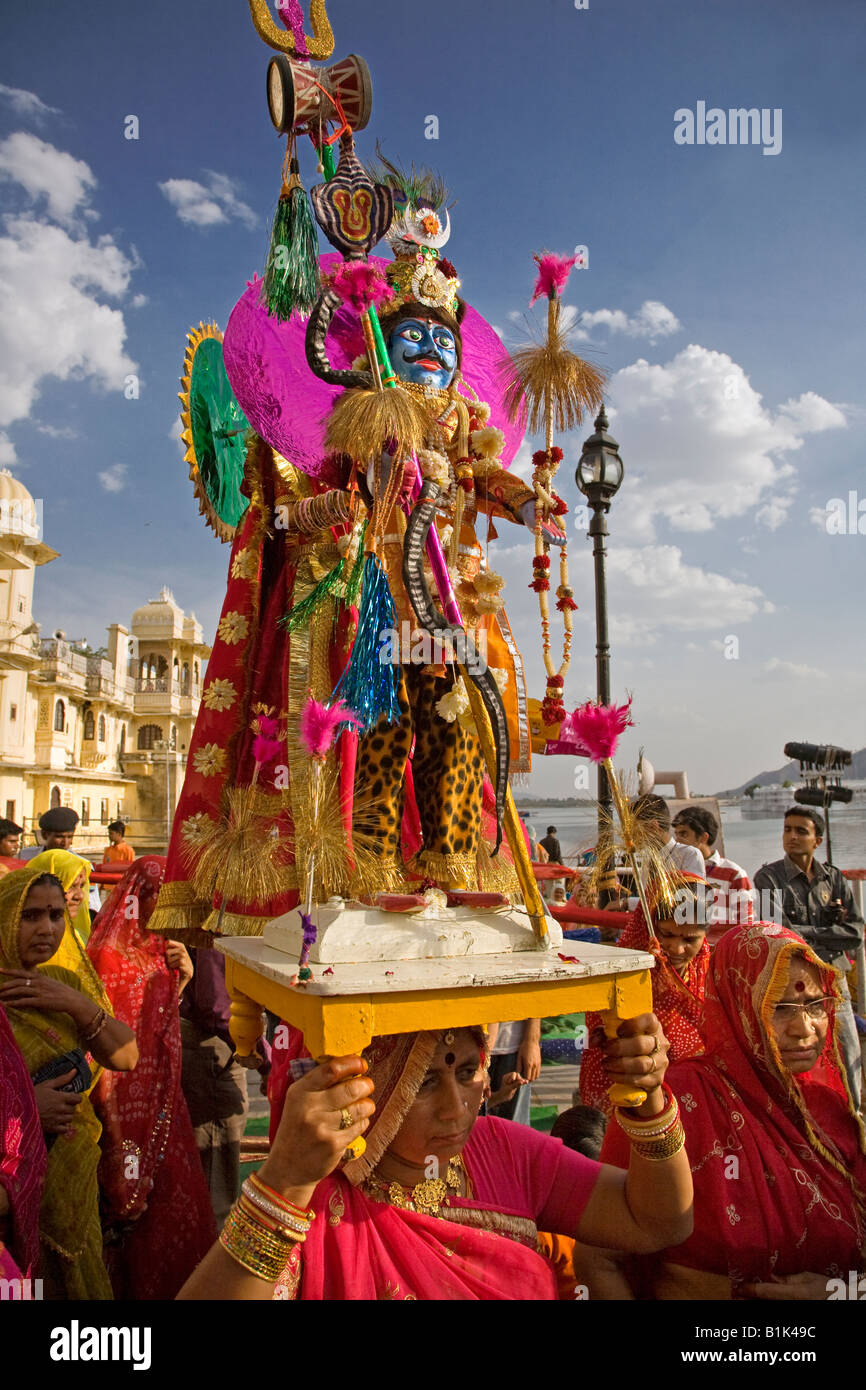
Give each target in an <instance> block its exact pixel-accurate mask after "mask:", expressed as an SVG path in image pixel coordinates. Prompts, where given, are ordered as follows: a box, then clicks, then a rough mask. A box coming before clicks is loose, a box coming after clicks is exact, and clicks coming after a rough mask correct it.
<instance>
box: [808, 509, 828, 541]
mask: <svg viewBox="0 0 866 1390" xmlns="http://www.w3.org/2000/svg"><path fill="white" fill-rule="evenodd" d="M809 520H810V521H811V523H812V525H813V526H817V528H818V530H819V531H821V532H823V534H824V535H825V536H826V534H827V508H826V507H810V508H809Z"/></svg>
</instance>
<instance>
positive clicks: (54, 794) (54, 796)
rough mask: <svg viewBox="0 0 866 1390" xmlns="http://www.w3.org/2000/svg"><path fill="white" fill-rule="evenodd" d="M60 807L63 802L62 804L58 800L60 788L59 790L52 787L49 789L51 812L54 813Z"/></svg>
mask: <svg viewBox="0 0 866 1390" xmlns="http://www.w3.org/2000/svg"><path fill="white" fill-rule="evenodd" d="M62 805H63V802H62V801H61V799H60V788H59V787H52V788H51V810H52V811H56V810H57V809H58V808H59V807H60V806H62Z"/></svg>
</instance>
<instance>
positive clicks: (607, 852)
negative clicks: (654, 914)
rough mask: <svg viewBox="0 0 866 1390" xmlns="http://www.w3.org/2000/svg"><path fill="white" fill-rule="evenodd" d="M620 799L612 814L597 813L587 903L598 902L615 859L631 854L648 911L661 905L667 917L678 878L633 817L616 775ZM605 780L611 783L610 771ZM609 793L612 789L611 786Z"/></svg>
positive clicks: (671, 906) (625, 791) (627, 798)
mask: <svg viewBox="0 0 866 1390" xmlns="http://www.w3.org/2000/svg"><path fill="white" fill-rule="evenodd" d="M615 775H616V777H617V782H618V784H619V785H618V788H617V790H619V791H620V796H619V797H618V798H616V799H617V800H618V801H619V805H618V807H617V808H616V809H615V810H614V812H613V814H608V813H607V812H606V811H602V808H601V807H600V806H599V807H598V810H599V811H600V812H601V816H600V820H601V825H600V833H599V837H598V845H597V848H596V858H595V863H594V865H593V866H592V869H591V871H590V873H589V874H588V876H587V878H586V879H584V883H585V884H586V885H587V891H588V896H589V898H590V900H591V901H595V902H598V901H599V894H600V893H601V892H602V890H604V889H606V888H607V886H608V876H609V873H610V866H611V865H613V864H614V863H615V862H616V859H617V858H624V859H626V861H628V859H629V858H630V857H632V856H634V855H637V856H639V858H640V863H641V867H642V869H643V871H644V875H645V883H646V897H647V899H648V901H649V903H650V905H651V907H652V908H655V907H656V906H657V905H662V906H663V907H664V908H665V909H666V910H667V911H668V912H669V914H670V915H671V916H673V912H674V909H675V907H676V903H677V897H676V894H677V888H678V886H679V881H680V876H679V874H678V873H677V872H676V870H675V869H672V868H671V864H670V860H669V859H668V858H667V856H666V855H665V854H663V852H662V851H663V846H661V845H659V843H658V841H657V840H655V839H653V838H652V833H651V831H650V830H649V829H648V827H647V825H646V822H645V821H642V820H641V818H640V816H637V815H636V814H635V812H634V809H633V807H632V797H631V796H629V794H628V792H627V790H626V789H625V788H624V787H623V785H622V779H621V777H620V776H619V775H618V774H615ZM608 780H609V781H611V778H610V772H608ZM611 790H612V791H613V790H614V788H613V786H611Z"/></svg>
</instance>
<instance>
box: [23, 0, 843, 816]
mask: <svg viewBox="0 0 866 1390" xmlns="http://www.w3.org/2000/svg"><path fill="white" fill-rule="evenodd" d="M305 8H307V7H306V5H305ZM328 8H329V14H330V16H331V19H332V23H333V26H334V29H335V33H336V40H337V50H336V56H342V55H343V54H345V53H348V52H352V51H357V52H360V53H362V54H363V55H364V57H365V58H366V59H367V61H368V63H369V65H370V68H371V70H372V75H373V91H374V110H373V120H372V122H371V125H370V128H369V130H368V131H366V132H363V133H361V134H360V135H359V137H358V146H359V150H360V152H361V154H362V156H364V155H366V154H370V153H372V150H373V146H374V143H375V138H376V136H378V137H379V138H380V139H382V141H383V143H384V147H385V150H386V152H387V153H388V154H390V155H392V156H394V157H396V158H398V159H400V160H401V161H403V162H408V161H409V160H412V159H414V160H416V161H421V162H425V163H430V164H434V165H435V166H436V167H438V168H439V169H440V170H441V172H442V173H443V174H444V176H445V177H446V179H447V181H448V183H449V185H450V186H451V188H452V189H453V191H454V194H455V196H456V197H457V198H458V206H457V208H456V209H455V210H454V213H453V219H452V220H453V228H454V230H453V235H452V239H451V242H450V245H449V250H448V254H449V255H450V256H451V258H452V259H453V260H454V262H455V264H456V265H457V266H458V269H459V271H460V274H461V276H462V279H463V287H464V293H465V294H466V296H467V298H468V299H469V300H470V302H472V303H473V304H474V305H475V306H476V307H477V308H478V309H479V310H480V311H481V312H482V313H484V314H485V316H486V317H487V318H488V319H489V320H490V321H491V322H492V323H494V324H495V325H497V327H498V328H500V329H501V330H502V331H503V332H504V334H505V337H506V340H507V341H509V342H510V343H512V344H514V343H517V342H519V341H520V340H521V338H522V337H523V336H524V333H525V323H524V315H525V313H526V312H527V309H526V306H527V303H528V299H529V296H530V292H531V288H532V282H533V265H532V260H531V257H532V254H533V252H535V251H538V250H540V249H542V248H544V247H549V248H551V249H554V250H557V251H560V252H567V251H570V250H572V249H573V248H574V247H575V246H576V245H578V244H585V245H586V246H588V248H589V269H588V270H586V271H581V272H575V273H574V274H573V276H572V279H571V282H570V284H569V288H568V291H567V293H566V297H565V298H566V303H567V304H568V305H571V306H573V314H574V321H573V328H574V343H575V347H576V348H577V350H579V351H580V350H586V351H587V352H588V353H590V354H591V355H592V356H593V358H594V360H596V361H597V362H598V363H599V364H601V365H603V366H604V367H605V368H606V369H607V371H608V372H609V373H610V384H609V392H608V399H609V410H610V414H611V422H612V423H611V428H612V431H613V433H614V434H615V435H616V437H617V438H618V440H619V442H620V446H621V451H622V455H623V458H624V461H625V465H626V481H625V483H624V485H623V489H622V492H621V493H620V496H619V497H618V498H617V500H616V502H615V503H614V509H613V512H612V515H611V520H610V525H611V532H612V539H611V551H610V555H611V566H610V591H611V595H610V596H611V615H612V637H613V664H612V678H613V686H614V690H615V692H616V694H617V695H618V696H622V695H623V694H624V693H625V691H626V689H629V690H632V691H633V692H634V712H635V717H636V719H637V721H638V727H637V728H636V729H635V730H634V731H633V732H632V733H631V734H630V735H629V736H628V739H627V740H626V741H624V743H623V745H622V751H623V759H624V761H633V759H634V756H635V754H636V752H637V748H638V746H639V745H640V744H643V745H644V746H645V748H646V751H647V754H648V756H649V757H650V758H651V760H652V761H653V762H654V763H655V764H656V766H667V767H671V766H673V767H686V768H687V769H688V770H689V773H690V776H691V780H692V784H693V786H694V787H697V788H703V789H705V790H714V789H716V788H718V787H722V786H729V785H734V784H736V783H737V782H739V781H742V780H743V779H744V778H745V777H746V776H747V775H748V774H750V773H751V772H754V771H756V770H758V769H759V768H763V767H773V766H777V765H779V764H780V763H781V762H782V761H783V757H782V744H783V743H784V742H785V741H786V740H787V739H791V738H806V739H810V740H815V741H821V740H828V741H832V742H836V743H840V744H843V745H846V746H849V747H861V746H862V745H863V744H864V743H866V736H864V728H863V714H862V711H863V708H864V694H866V689H864V686H866V679H864V661H863V622H862V614H861V609H862V598H861V595H862V591H863V577H864V554H866V536H860V535H842V536H838V535H828V534H827V530H826V526H825V525H824V515H825V506H826V503H827V502H828V500H829V499H830V498H833V497H838V496H842V497H845V498H847V495H848V493H849V491H850V490H855V491H856V490H857V489H858V488H859V494H858V497H862V498H863V499H864V502H866V479H864V472H863V467H862V464H861V462H860V459H861V458H862V452H863V442H864V440H863V435H864V419H866V415H864V409H863V400H862V384H861V383H862V375H863V360H864V353H863V331H864V330H863V314H862V304H863V302H864V285H863V274H864V272H863V256H862V225H863V212H864V208H863V201H864V193H863V185H862V176H861V171H862V156H863V133H864V129H863V128H864V114H863V107H862V97H861V92H862V71H863V67H864V29H863V25H862V7H861V5H860V4H859V2H858V0H825V3H823V4H821V5H820V6H819V5H817V4H815V3H804V2H803V0H794V2H793V3H783V2H782V0H764V2H763V3H762V4H761V5H760V6H755V5H754V4H753V3H748V2H747V0H732V2H731V0H728V2H727V3H724V4H721V3H717V4H713V5H705V4H704V5H695V4H694V3H693V0H657V3H653V4H647V3H645V0H589V8H588V9H585V10H577V9H575V7H574V4H573V0H536V3H535V4H534V5H532V6H527V5H523V4H517V3H515V0H497V3H496V4H495V5H489V4H484V5H482V4H480V3H475V2H474V0H463V3H458V0H443V3H441V4H439V5H438V6H435V7H434V6H424V7H421V6H416V5H411V4H407V3H405V0H377V3H376V4H375V5H359V4H357V3H349V0H331V4H330V5H329V7H328ZM0 32H2V39H3V43H2V51H3V54H4V58H3V63H2V69H0V84H2V88H0V198H2V206H3V210H4V214H5V222H4V226H3V228H2V230H0V432H2V433H0V463H5V464H6V465H7V466H9V467H11V468H12V471H13V472H14V473H15V474H16V475H17V476H18V477H20V478H21V480H22V481H23V482H25V483H26V485H27V486H28V487H29V488H30V490H31V492H33V494H34V495H35V496H37V497H41V498H43V499H44V524H45V538H46V540H47V541H48V543H49V544H51V545H53V546H54V547H55V548H56V549H57V550H59V551H60V552H61V559H60V560H58V561H56V562H54V563H53V564H52V565H50V566H48V567H47V568H46V569H45V570H44V571H42V572H41V573H40V574H39V576H38V581H37V589H36V604H35V611H36V617H37V618H38V619H39V620H40V621H41V622H42V624H43V631H46V632H49V631H51V630H53V629H54V628H55V627H57V626H60V627H63V628H64V629H65V630H66V631H67V633H68V634H69V635H70V636H75V637H78V636H87V637H88V638H89V640H90V641H91V643H92V644H93V645H94V646H95V645H98V644H99V643H100V642H101V641H103V640H104V637H103V634H104V628H105V627H106V625H107V624H108V623H109V622H112V621H118V620H119V621H125V620H127V619H128V617H129V615H130V613H131V611H132V609H133V608H135V607H137V606H139V605H140V604H141V603H143V602H144V601H145V600H146V599H147V598H149V597H154V596H156V594H157V592H158V590H159V589H160V587H161V586H162V585H163V584H168V585H169V586H170V587H171V588H172V590H173V591H174V594H175V597H176V598H177V600H178V601H179V602H180V603H181V604H182V605H183V606H184V607H185V608H186V609H187V611H189V610H190V609H194V610H195V612H196V614H197V615H198V617H199V618H200V620H201V621H202V622H203V624H204V626H205V629H206V633H207V635H208V636H211V635H212V633H213V630H214V627H215V624H216V620H217V617H218V613H219V608H220V605H221V602H222V590H223V585H224V579H225V570H226V564H227V560H228V548H227V547H222V546H220V544H219V543H218V542H217V541H216V540H215V538H214V537H213V536H212V535H211V533H210V532H208V531H207V530H206V529H205V527H204V525H203V522H202V521H201V519H200V518H199V516H198V512H197V508H196V505H195V502H194V500H193V497H192V491H191V487H190V485H189V482H188V480H187V476H186V467H185V465H184V464H183V462H182V458H181V450H180V446H179V443H178V441H177V440H176V438H174V437H173V434H174V432H175V421H176V418H177V397H176V392H177V378H178V375H179V372H180V367H181V364H182V359H183V348H184V340H185V335H186V332H187V330H188V328H189V326H190V325H191V324H193V323H195V324H197V323H198V322H199V320H200V319H204V320H207V319H209V318H215V319H216V321H217V322H218V323H219V324H220V325H221V326H222V327H224V326H225V323H226V320H227V318H228V314H229V312H230V310H231V308H232V306H233V304H234V302H235V301H236V299H237V298H238V297H239V296H240V294H241V293H242V291H243V289H244V286H245V283H246V281H247V279H248V278H249V277H250V276H251V274H252V272H253V271H255V270H259V271H260V270H261V267H262V262H263V258H264V255H265V251H266V246H267V240H268V224H269V221H270V217H271V215H272V210H273V205H274V201H275V198H276V195H277V192H278V187H279V167H280V160H281V147H280V144H279V142H278V141H277V139H276V137H275V135H274V133H273V131H272V128H271V126H270V121H269V119H268V115H267V111H266V108H265V102H264V97H263V88H264V73H265V69H266V66H267V61H268V56H269V52H268V50H267V49H266V48H265V47H264V45H263V44H262V43H261V41H260V40H259V39H258V38H257V36H256V35H255V32H254V30H253V28H252V25H251V22H250V19H249V13H248V7H247V5H246V4H245V3H244V0H211V2H210V3H208V4H207V5H205V4H204V3H202V2H201V0H194V3H193V0H187V3H185V4H183V5H177V4H176V3H171V2H170V0H149V3H148V4H147V5H146V6H119V5H117V4H116V3H115V4H109V3H107V0H90V3H88V4H87V5H86V6H77V7H72V6H57V5H55V4H52V5H48V4H45V3H42V0H31V3H29V4H28V5H27V6H26V7H19V9H18V10H17V11H16V12H14V13H12V14H11V15H4V17H3V20H2V31H0ZM699 101H703V102H705V103H706V105H707V107H719V108H722V109H724V110H727V109H728V108H732V107H740V106H744V107H757V108H760V109H763V108H767V109H768V110H775V109H776V108H779V109H781V112H782V127H781V129H782V148H781V151H780V153H779V154H777V155H775V156H772V155H764V154H763V153H762V149H761V147H760V146H752V145H749V146H740V145H732V146H718V145H717V146H710V145H697V144H696V145H694V146H681V145H677V144H675V142H674V138H673V132H674V113H675V111H677V110H678V109H680V108H689V109H691V110H695V108H696V104H697V103H698V102H699ZM130 114H132V115H136V116H137V117H138V119H139V124H140V130H139V139H138V140H126V139H124V119H125V117H127V116H128V115H130ZM429 115H436V116H437V117H438V118H439V138H438V140H426V139H425V118H426V117H428V116H429ZM304 157H305V163H304V167H303V174H304V176H305V181H306V183H307V186H309V185H310V184H311V183H313V182H314V181H315V179H316V174H315V166H314V163H313V161H312V159H311V158H310V155H309V154H306V155H305V156H304ZM172 181H188V182H187V183H182V182H181V183H172ZM190 181H191V183H192V184H197V185H200V187H199V189H198V190H196V189H195V188H191V187H190ZM161 185H168V188H167V189H166V190H163V189H161V187H160V186H161ZM169 193H170V194H172V195H173V200H172V197H170V196H167V194H169ZM184 219H185V220H184ZM191 219H192V220H191ZM130 372H134V373H136V374H137V375H138V377H139V378H140V384H141V386H140V395H139V398H138V399H137V400H126V399H125V398H124V394H123V383H124V379H125V377H126V376H127V375H128V374H129V373H130ZM590 428H591V426H588V427H585V428H584V429H583V430H582V431H581V432H579V433H578V434H576V435H572V436H570V437H568V438H567V439H565V440H562V441H560V442H561V443H562V445H563V447H564V448H565V452H566V461H565V463H564V464H563V468H562V471H561V474H560V478H561V481H562V485H563V486H562V489H561V490H562V491H564V492H565V495H566V497H567V498H568V500H569V501H570V502H577V501H578V500H579V498H578V495H577V492H576V488H575V486H574V483H573V471H574V465H575V463H576V461H577V458H578V456H579V452H580V443H581V440H582V438H583V437H585V435H586V434H588V433H589V432H590ZM529 452H530V449H529V446H527V448H526V449H525V450H524V452H523V454H522V455H521V456H520V457H519V460H518V467H521V466H523V467H525V464H526V459H527V457H528V454H529ZM864 513H866V505H864ZM863 526H864V530H866V516H864V521H863ZM502 531H503V534H502V536H501V539H500V542H499V545H500V552H499V555H498V556H496V555H492V556H491V559H492V561H493V563H494V566H495V567H497V568H499V569H500V570H501V572H502V573H503V574H504V575H505V577H506V580H507V581H508V589H507V601H508V608H509V613H510V615H511V619H512V625H513V626H514V628H515V631H516V633H517V636H518V641H519V642H520V645H521V647H522V649H523V652H524V656H525V659H526V664H527V668H528V671H529V674H530V686H531V693H533V694H536V695H538V696H539V697H540V695H541V694H542V693H543V690H542V684H543V682H542V674H541V672H542V667H541V659H540V635H539V629H538V620H537V607H535V608H534V607H533V605H534V604H535V599H534V596H532V595H531V594H529V592H528V590H527V588H526V584H527V583H528V580H529V577H530V573H529V571H530V546H529V536H528V534H525V535H524V534H523V533H520V532H518V530H517V529H516V528H515V529H514V530H513V531H512V529H511V528H502ZM572 536H573V539H572V544H571V568H572V576H573V583H574V587H575V590H576V597H577V599H578V601H579V603H580V608H581V611H580V613H579V615H578V617H577V620H576V636H575V657H574V661H573V665H572V669H571V673H570V675H569V678H568V685H567V689H566V697H567V701H566V702H567V704H569V706H572V705H574V704H577V703H578V702H579V701H581V700H583V699H585V698H588V697H589V696H591V695H592V694H593V693H594V629H593V595H592V575H591V566H590V562H589V546H588V542H587V541H586V540H585V538H584V536H583V534H582V533H579V532H577V531H573V532H572ZM731 637H735V638H736V639H737V643H738V656H737V657H736V659H726V656H725V651H726V650H727V651H728V652H730V651H731V650H732V646H731V643H730V642H727V641H726V639H728V638H731ZM734 649H736V648H734ZM537 767H538V771H537V772H536V773H535V774H534V776H533V786H534V787H535V788H536V789H539V790H540V789H547V790H549V791H551V792H552V793H553V794H558V795H568V794H569V793H570V791H571V789H572V785H573V775H574V768H573V766H572V765H571V764H570V763H568V762H567V761H566V760H552V759H550V760H539V762H538V764H537Z"/></svg>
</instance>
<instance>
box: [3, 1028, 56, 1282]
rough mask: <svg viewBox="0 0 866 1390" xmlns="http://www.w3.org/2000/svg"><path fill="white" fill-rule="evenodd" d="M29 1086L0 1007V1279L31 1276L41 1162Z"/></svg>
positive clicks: (35, 1112) (36, 1252)
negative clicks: (0, 1277)
mask: <svg viewBox="0 0 866 1390" xmlns="http://www.w3.org/2000/svg"><path fill="white" fill-rule="evenodd" d="M47 1157H48V1155H47V1153H46V1149H45V1140H44V1139H43V1137H42V1125H41V1123H40V1120H39V1112H38V1110H37V1109H36V1095H35V1092H34V1090H33V1082H32V1081H31V1080H30V1075H29V1073H28V1071H27V1066H26V1063H25V1061H24V1058H23V1057H22V1056H21V1053H20V1051H19V1049H18V1044H17V1043H16V1041H15V1034H14V1033H13V1032H12V1029H11V1027H10V1025H9V1021H8V1019H7V1017H6V1013H5V1010H4V1009H3V1008H2V1007H0V1276H2V1277H3V1278H4V1279H11V1278H16V1277H20V1276H21V1275H22V1274H23V1275H24V1277H25V1278H26V1277H29V1275H30V1273H31V1271H32V1272H33V1273H34V1274H35V1272H36V1266H37V1261H38V1258H39V1204H40V1202H41V1201H42V1184H43V1180H44V1178H45V1164H46V1160H47Z"/></svg>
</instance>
